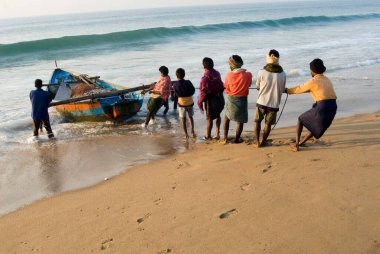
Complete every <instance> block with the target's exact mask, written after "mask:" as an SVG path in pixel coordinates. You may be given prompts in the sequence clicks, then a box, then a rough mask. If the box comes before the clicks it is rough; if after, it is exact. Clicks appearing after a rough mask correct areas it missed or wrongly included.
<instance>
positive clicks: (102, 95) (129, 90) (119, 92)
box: [49, 83, 155, 107]
mask: <svg viewBox="0 0 380 254" xmlns="http://www.w3.org/2000/svg"><path fill="white" fill-rule="evenodd" d="M154 84H155V83H152V84H149V85H142V86H137V87H133V88H127V89H123V90H116V91H110V92H104V93H98V94H92V95H87V96H82V97H77V98H72V99H68V100H63V101H57V102H51V103H50V104H49V107H53V106H58V105H63V104H70V103H73V102H79V101H84V100H93V99H97V98H107V97H112V96H119V95H123V94H127V93H132V92H136V91H139V90H149V89H151V88H152V87H153V85H154Z"/></svg>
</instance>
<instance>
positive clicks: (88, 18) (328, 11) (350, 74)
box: [0, 0, 380, 214]
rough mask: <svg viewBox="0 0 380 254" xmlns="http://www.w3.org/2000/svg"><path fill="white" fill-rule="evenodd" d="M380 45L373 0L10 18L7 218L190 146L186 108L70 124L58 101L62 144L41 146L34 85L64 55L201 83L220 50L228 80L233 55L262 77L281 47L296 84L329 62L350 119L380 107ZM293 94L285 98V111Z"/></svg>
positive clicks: (292, 110)
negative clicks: (35, 128)
mask: <svg viewBox="0 0 380 254" xmlns="http://www.w3.org/2000/svg"><path fill="white" fill-rule="evenodd" d="M379 41H380V2H379V1H369V0H365V1H360V2H359V1H307V2H306V1H305V2H302V1H300V2H289V3H284V2H282V3H260V4H258V3H257V4H234V5H220V6H202V7H181V8H161V9H145V10H120V11H112V12H98V13H83V14H68V15H60V16H44V17H27V18H17V19H0V84H1V88H2V89H1V93H0V101H1V104H2V105H1V109H0V214H1V213H5V212H9V211H11V210H13V209H15V208H17V207H19V206H21V205H23V204H26V203H30V202H31V201H33V200H36V199H38V198H41V197H44V196H47V195H51V194H55V193H59V192H62V191H66V190H70V189H75V188H80V187H84V186H88V185H90V184H94V183H97V182H99V181H101V180H103V179H104V178H108V177H112V176H113V175H116V174H118V173H120V172H122V171H123V170H125V168H127V167H128V166H130V165H134V164H136V163H140V162H146V161H149V160H152V159H157V158H162V156H165V155H166V154H170V153H173V152H175V151H179V150H183V149H186V147H185V146H184V145H182V143H181V142H180V137H181V135H182V130H181V129H180V124H179V120H178V117H177V112H174V111H172V110H171V111H170V112H169V115H168V116H163V115H162V111H161V112H159V114H158V119H157V121H158V125H157V126H156V127H155V128H151V129H149V130H148V131H147V130H142V129H141V128H140V127H139V126H140V124H141V123H142V122H143V121H144V117H145V114H146V109H145V108H146V104H144V106H143V109H142V111H141V112H139V113H138V114H137V116H135V117H133V118H132V119H131V120H130V121H129V122H128V123H127V124H125V125H121V126H120V125H119V126H114V125H113V123H111V122H106V123H69V122H66V121H65V120H64V119H62V118H61V116H59V115H58V114H57V113H56V112H55V111H54V109H50V116H51V122H52V128H53V131H54V133H55V134H56V136H57V141H56V142H55V143H51V142H47V141H44V140H45V139H46V138H45V137H42V138H41V139H42V142H39V143H35V142H32V141H31V139H30V137H31V134H32V125H31V118H30V112H31V105H30V101H29V92H30V90H32V89H33V88H34V80H35V79H36V78H41V79H42V80H43V81H44V83H48V81H49V79H50V75H51V73H52V71H53V69H54V68H55V61H56V62H57V65H58V67H60V68H64V69H68V70H73V71H77V72H81V73H86V74H88V75H91V76H95V75H100V76H101V78H102V79H104V80H108V81H111V82H113V83H116V84H119V85H122V86H126V87H134V86H139V85H141V84H149V83H151V82H154V81H157V80H158V78H159V72H158V68H159V67H160V66H161V65H166V66H167V67H168V68H169V70H170V73H169V75H171V77H172V79H173V80H175V74H174V73H175V70H176V69H177V68H179V67H182V68H184V69H185V70H186V78H187V79H190V80H191V81H192V82H193V84H194V85H195V86H196V87H198V86H199V81H200V79H201V77H202V74H203V67H202V59H203V58H204V57H205V56H208V57H211V58H213V60H214V62H215V68H216V69H217V70H219V71H220V73H221V75H222V77H224V76H225V75H226V73H227V72H228V71H229V66H228V58H229V56H230V55H232V54H238V55H240V56H241V57H242V58H243V60H244V66H243V67H244V68H246V69H247V70H248V71H251V72H252V73H253V76H254V79H255V77H256V75H257V72H258V70H259V69H260V68H262V67H263V66H264V65H265V55H266V54H267V52H268V51H269V50H270V49H272V48H274V49H277V50H278V51H279V52H280V55H281V57H280V64H281V65H282V66H283V68H284V69H285V71H286V74H287V87H292V86H295V85H299V84H302V83H303V82H305V81H306V80H307V79H309V78H310V74H309V62H310V61H311V60H312V59H314V58H317V57H318V58H321V59H322V60H323V61H324V62H325V65H326V67H327V72H326V75H327V76H328V77H329V78H330V79H331V80H332V82H333V83H334V86H335V89H336V92H337V96H338V114H337V117H344V116H350V115H354V114H358V113H370V112H375V111H378V110H379V103H378V97H379V95H380V92H379V80H380V77H379V75H378V71H377V69H378V68H379V67H380V43H379ZM197 96H198V95H197V94H196V95H195V99H196V98H197ZM256 98H257V92H256V91H254V90H251V91H250V95H249V116H250V117H249V122H248V124H247V125H246V130H247V131H250V130H252V128H253V115H254V109H255V100H256ZM146 99H147V98H145V101H146ZM284 100H285V95H284V97H283V100H282V104H281V107H282V106H283V103H284ZM311 104H312V99H311V97H310V95H307V94H305V95H292V96H290V97H289V99H288V101H287V104H286V107H285V110H284V113H283V115H282V118H281V120H280V122H279V124H278V125H279V126H280V127H284V126H290V125H294V124H295V123H296V121H297V116H298V115H299V114H300V113H302V112H303V111H305V110H307V109H308V108H310V106H311ZM194 117H195V125H196V131H197V134H198V135H199V136H202V135H203V134H204V126H205V123H204V122H205V119H204V116H203V115H202V114H201V113H200V112H199V110H198V109H197V107H195V116H194ZM231 128H234V126H233V125H231ZM232 133H233V131H232ZM109 140H113V143H110V142H109ZM120 140H121V141H120ZM89 147H91V149H90V148H89ZM89 149H90V150H89ZM46 179H47V180H46ZM49 186H50V187H49ZM52 186H53V187H52Z"/></svg>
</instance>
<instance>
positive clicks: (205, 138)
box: [202, 136, 211, 141]
mask: <svg viewBox="0 0 380 254" xmlns="http://www.w3.org/2000/svg"><path fill="white" fill-rule="evenodd" d="M202 140H204V141H208V140H211V138H210V137H207V136H203V137H202Z"/></svg>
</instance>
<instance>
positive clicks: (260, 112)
mask: <svg viewBox="0 0 380 254" xmlns="http://www.w3.org/2000/svg"><path fill="white" fill-rule="evenodd" d="M264 118H265V124H266V125H273V124H275V123H276V119H277V112H276V111H272V110H268V109H265V108H259V107H256V112H255V123H261V122H262V121H263V119H264Z"/></svg>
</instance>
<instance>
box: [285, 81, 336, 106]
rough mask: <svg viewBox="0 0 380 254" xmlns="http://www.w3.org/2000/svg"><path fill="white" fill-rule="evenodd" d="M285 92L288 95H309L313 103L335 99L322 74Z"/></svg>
mask: <svg viewBox="0 0 380 254" xmlns="http://www.w3.org/2000/svg"><path fill="white" fill-rule="evenodd" d="M287 91H288V94H300V93H311V96H312V97H313V100H314V101H315V102H317V101H321V100H330V99H336V98H337V97H336V94H335V91H334V87H333V85H332V83H331V81H330V80H329V79H328V78H327V77H325V76H324V75H323V74H317V75H315V76H314V77H313V78H312V79H309V80H308V81H306V83H305V84H302V85H299V86H297V87H293V88H288V90H287Z"/></svg>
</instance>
